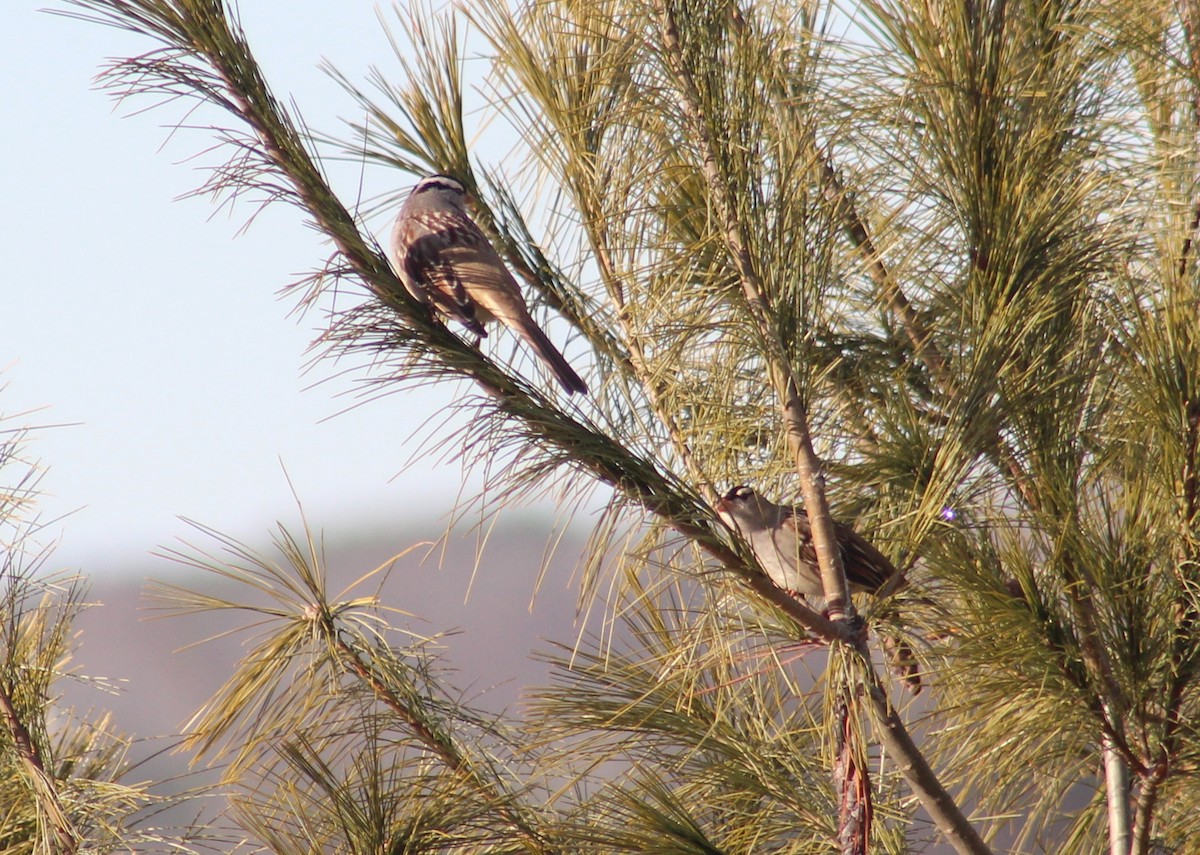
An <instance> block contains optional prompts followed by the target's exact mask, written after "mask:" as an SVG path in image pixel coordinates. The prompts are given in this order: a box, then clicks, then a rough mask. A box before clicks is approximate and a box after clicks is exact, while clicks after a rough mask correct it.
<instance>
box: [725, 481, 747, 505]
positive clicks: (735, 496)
mask: <svg viewBox="0 0 1200 855" xmlns="http://www.w3.org/2000/svg"><path fill="white" fill-rule="evenodd" d="M753 493H754V491H753V490H751V489H750V488H749V487H747V486H746V485H745V484H739V485H738V486H736V487H734V488H733V489H732V490H730V491H729V492H728V493H726V494H725V501H727V502H732V501H744V500H746V499H749V498H750V496H751V495H753Z"/></svg>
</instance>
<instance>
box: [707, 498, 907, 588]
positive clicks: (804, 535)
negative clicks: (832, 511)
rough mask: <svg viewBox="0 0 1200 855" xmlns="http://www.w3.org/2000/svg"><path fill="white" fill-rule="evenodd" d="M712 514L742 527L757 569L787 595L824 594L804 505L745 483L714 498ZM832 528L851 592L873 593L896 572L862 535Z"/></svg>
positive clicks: (839, 524) (841, 527)
mask: <svg viewBox="0 0 1200 855" xmlns="http://www.w3.org/2000/svg"><path fill="white" fill-rule="evenodd" d="M716 507H717V513H718V514H719V515H720V517H721V519H722V520H724V522H725V524H726V525H728V526H729V527H730V528H733V529H736V530H737V531H739V532H741V535H742V537H744V538H745V539H746V542H747V543H748V544H749V545H750V548H751V550H753V552H754V556H755V558H757V559H758V563H759V564H760V565H761V566H762V569H763V570H764V571H765V572H766V574H767V575H768V576H770V577H771V581H773V582H774V583H775V584H776V585H778V586H779V587H781V588H783V589H784V590H785V591H788V592H789V593H791V594H800V595H811V596H818V597H820V596H824V594H825V588H824V586H823V585H822V583H821V569H820V567H819V566H818V564H817V551H816V549H815V548H814V547H813V541H812V527H811V526H810V525H809V522H808V513H807V512H806V511H805V510H804V509H803V508H794V507H790V506H786V505H777V504H775V503H774V502H772V501H770V500H769V499H766V498H764V497H762V496H760V495H759V494H758V493H756V492H755V491H754V490H753V489H751V488H750V487H747V486H746V485H745V484H740V485H738V486H737V487H734V488H733V489H732V490H730V491H729V492H728V493H726V494H725V495H724V496H723V497H722V498H721V499H720V500H719V501H718V502H717V506H716ZM833 532H834V535H835V536H836V537H837V542H838V549H839V550H840V552H841V556H842V567H843V568H844V569H845V571H846V581H847V582H848V583H849V585H850V590H851V592H855V593H856V592H860V591H865V592H867V593H871V594H874V593H876V592H877V591H878V590H879V589H880V588H881V587H883V584H884V583H885V582H887V580H888V579H890V578H891V577H892V576H893V575H895V573H896V566H895V565H894V564H892V562H891V561H889V560H888V558H887V556H886V555H884V554H883V553H882V552H880V551H879V550H878V549H876V548H875V547H874V546H872V545H871V544H870V542H868V541H867V539H866V538H864V537H863V536H862V535H861V534H859V533H858V532H856V531H855V530H854V529H853V528H851V527H850V526H848V525H846V524H845V523H842V522H838V521H837V520H834V523H833Z"/></svg>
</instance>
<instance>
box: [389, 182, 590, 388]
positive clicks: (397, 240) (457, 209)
mask: <svg viewBox="0 0 1200 855" xmlns="http://www.w3.org/2000/svg"><path fill="white" fill-rule="evenodd" d="M466 206H467V193H466V190H465V189H464V188H463V185H462V183H461V182H459V181H458V180H457V179H455V178H451V177H450V176H448V175H430V176H429V177H428V178H422V179H421V180H420V181H419V182H417V185H416V186H415V187H413V189H412V192H411V193H409V195H408V198H407V199H406V200H405V201H404V205H403V206H401V208H400V213H399V215H397V217H396V225H395V226H394V227H393V229H392V245H391V250H392V264H393V265H394V266H395V268H396V274H397V275H398V276H399V277H400V281H401V282H403V283H404V287H405V288H407V289H408V290H409V293H411V294H412V295H413V296H414V297H416V298H417V299H418V300H420V301H421V302H422V303H425V304H426V305H428V306H432V307H433V308H434V309H436V310H437V311H438V312H440V313H441V314H443V315H445V316H446V317H449V318H453V319H454V320H456V321H458V322H459V323H461V324H462V325H463V326H465V327H466V328H467V329H469V330H470V331H471V332H473V333H475V334H476V335H478V336H486V335H487V331H486V330H485V329H484V324H486V323H488V322H489V321H493V320H497V321H499V322H500V323H502V324H504V325H505V326H506V327H508V328H509V329H511V330H512V331H513V332H515V333H516V334H517V335H519V336H520V337H521V338H523V339H524V340H525V341H526V342H528V343H529V345H530V346H531V347H532V348H533V349H534V351H535V352H536V353H537V355H538V357H539V358H541V360H542V362H544V363H545V364H546V367H547V368H549V369H550V371H551V372H552V373H553V374H554V376H555V377H556V378H557V379H558V382H559V383H561V384H562V386H563V388H564V389H566V390H567V392H568V393H572V394H573V393H575V392H579V393H586V392H587V385H586V384H585V383H584V382H583V380H582V379H580V377H579V375H578V374H576V373H575V371H574V370H573V369H572V368H571V366H570V365H568V364H567V360H566V359H564V358H563V355H562V354H561V353H559V351H558V349H557V348H556V347H555V346H554V345H553V344H552V343H551V342H550V339H548V338H547V337H546V334H545V333H544V332H542V330H541V328H540V327H539V326H538V325H537V323H536V322H535V321H534V320H533V318H532V317H531V316H530V314H529V309H528V307H527V306H526V305H525V298H524V297H522V296H521V289H520V287H519V286H518V285H517V281H516V280H515V279H514V278H513V276H512V274H511V273H509V271H508V268H507V267H505V266H504V262H503V261H502V260H501V259H500V256H499V254H497V252H496V250H495V249H494V248H493V247H492V244H491V241H489V240H488V239H487V237H486V236H485V235H484V234H483V232H482V231H480V229H479V227H478V226H477V225H475V222H474V221H473V220H472V219H471V216H470V215H469V214H468V213H467V207H466Z"/></svg>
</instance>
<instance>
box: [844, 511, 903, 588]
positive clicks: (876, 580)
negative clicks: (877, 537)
mask: <svg viewBox="0 0 1200 855" xmlns="http://www.w3.org/2000/svg"><path fill="white" fill-rule="evenodd" d="M833 528H834V531H835V532H836V533H837V539H838V545H839V546H840V547H841V550H842V563H843V564H844V565H845V567H846V581H848V582H850V583H851V584H852V585H855V584H856V585H861V586H862V587H863V588H865V589H867V590H868V591H870V592H871V593H874V592H876V591H878V590H879V589H880V588H882V587H883V584H884V583H885V582H887V580H888V579H890V578H891V577H892V575H893V574H894V573H895V572H896V565H894V564H892V562H891V561H889V560H888V557H887V556H886V555H884V554H883V553H882V552H880V551H879V550H878V549H876V548H875V547H874V546H873V545H872V544H871V542H870V541H868V540H867V539H866V538H865V537H863V536H862V535H861V534H859V533H858V532H857V531H855V530H854V529H852V528H851V527H850V526H848V525H846V524H845V523H840V522H837V521H836V520H835V521H834V524H833Z"/></svg>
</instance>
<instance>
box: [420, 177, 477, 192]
mask: <svg viewBox="0 0 1200 855" xmlns="http://www.w3.org/2000/svg"><path fill="white" fill-rule="evenodd" d="M429 190H449V191H451V192H453V193H466V192H467V191H466V189H465V188H464V187H463V186H462V183H461V182H460V181H459V180H458V179H457V178H451V177H450V176H449V175H431V176H429V177H428V178H423V179H421V182H420V183H419V184H417V186H416V187H414V188H413V189H412V195H413V196H419V195H420V194H422V193H425V192H427V191H429Z"/></svg>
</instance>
